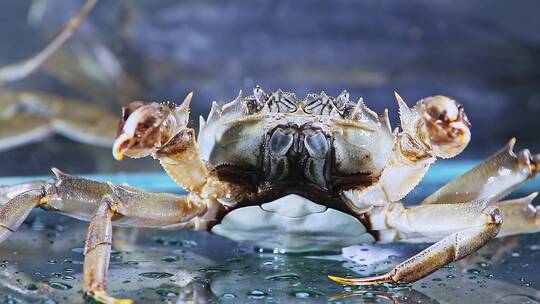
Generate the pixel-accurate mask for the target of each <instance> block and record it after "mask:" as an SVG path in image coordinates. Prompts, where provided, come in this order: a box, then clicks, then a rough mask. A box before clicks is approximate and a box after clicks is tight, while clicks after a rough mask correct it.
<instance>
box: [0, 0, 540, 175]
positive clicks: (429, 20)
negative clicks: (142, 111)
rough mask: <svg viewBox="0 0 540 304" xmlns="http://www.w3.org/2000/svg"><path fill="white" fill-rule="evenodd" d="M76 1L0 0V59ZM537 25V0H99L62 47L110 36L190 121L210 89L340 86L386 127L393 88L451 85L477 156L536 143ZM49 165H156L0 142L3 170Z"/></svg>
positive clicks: (407, 91)
mask: <svg viewBox="0 0 540 304" xmlns="http://www.w3.org/2000/svg"><path fill="white" fill-rule="evenodd" d="M82 3H83V1H80V0H77V1H74V0H62V1H59V0H57V1H43V0H39V1H34V2H32V1H22V0H18V1H4V2H2V3H1V4H0V41H1V43H0V64H7V63H10V62H14V61H17V60H20V59H22V58H24V57H26V56H28V55H31V54H32V53H33V52H35V51H36V50H38V49H39V48H40V47H42V46H43V45H44V44H45V43H46V41H47V40H48V39H49V38H50V37H51V36H52V35H53V34H54V33H55V32H57V31H58V30H59V29H60V28H61V27H62V26H63V25H64V24H65V22H66V20H68V19H69V17H70V16H72V15H73V14H74V13H75V12H76V11H77V10H78V8H79V7H80V6H81V5H82ZM40 5H41V7H42V8H43V9H42V10H40V9H39V8H40ZM31 7H32V8H33V11H34V12H33V13H31V14H34V17H32V18H30V20H31V21H32V22H28V19H29V18H28V15H29V10H30V8H31ZM36 7H37V8H36ZM36 12H37V13H36ZM36 16H37V17H36ZM539 29H540V2H539V1H535V0H530V1H503V0H500V1H484V0H475V1H449V0H444V1H443V0H436V1H428V0H424V1H379V0H369V1H346V0H342V1H323V0H296V1H285V0H280V1H270V0H263V1H251V0H250V1H248V0H244V1H232V0H228V1H195V0H193V1H172V0H159V1H150V0H140V1H111V0H103V1H101V2H99V3H98V5H97V7H96V8H95V10H94V11H93V12H92V13H91V14H90V16H89V18H88V19H87V20H86V22H85V23H84V24H83V26H82V28H81V30H80V31H79V32H78V34H77V37H76V38H75V39H73V40H72V41H70V43H69V44H68V45H67V46H66V49H69V50H71V52H74V53H75V54H77V53H78V52H83V51H84V49H83V48H81V44H80V43H81V42H83V43H87V44H91V43H93V42H96V41H99V43H102V44H103V45H105V46H106V47H108V48H109V49H110V50H111V51H112V53H113V54H114V55H115V56H116V58H117V59H118V60H119V62H120V63H121V64H122V66H123V68H124V70H125V71H126V73H127V74H128V75H130V76H131V77H132V78H133V79H135V80H136V81H137V82H138V83H139V84H140V86H141V88H142V89H141V90H140V91H137V92H133V94H131V95H132V97H133V98H145V99H147V100H159V101H162V100H174V101H179V100H181V99H183V97H184V95H185V94H186V93H187V92H189V91H191V90H194V91H195V94H196V95H195V98H194V102H193V112H194V113H193V116H192V119H193V123H194V125H196V124H197V121H198V119H197V117H198V115H199V114H204V115H206V113H207V111H208V109H209V104H210V102H211V101H212V100H217V101H219V102H221V103H223V102H226V101H229V100H231V99H232V98H234V97H235V96H236V95H237V93H238V90H239V89H244V90H246V91H247V92H251V87H252V86H253V85H255V84H260V85H262V86H263V88H265V89H266V90H267V91H270V90H275V89H278V88H282V89H285V90H290V91H294V92H296V93H297V95H299V96H304V95H305V94H306V93H308V92H312V91H315V92H319V91H321V90H324V91H325V92H327V93H328V94H331V95H337V94H338V93H339V92H340V91H341V90H343V89H347V90H348V91H349V92H350V93H351V96H353V97H354V98H358V97H360V96H362V97H364V100H365V101H366V103H367V104H368V105H369V106H370V107H371V108H372V109H374V110H376V111H377V112H379V113H380V112H381V111H382V110H383V109H384V108H386V107H387V108H389V110H390V116H391V118H392V120H393V122H394V123H393V126H396V125H397V118H398V116H397V106H396V104H395V101H394V100H393V91H394V90H395V91H398V92H399V93H400V94H401V95H402V96H403V97H404V98H405V100H406V101H407V102H408V103H409V105H412V104H413V103H414V102H415V101H416V100H418V99H420V98H422V97H425V96H430V95H434V94H445V95H450V96H453V97H455V98H456V99H457V100H459V101H460V102H462V103H463V104H464V105H465V108H466V111H467V115H468V116H469V119H470V120H471V122H472V124H473V129H472V130H473V140H472V142H471V144H470V146H469V148H468V149H467V150H466V152H464V154H463V155H462V156H460V157H459V158H460V159H476V158H484V157H486V156H488V155H489V154H491V153H492V152H494V151H495V150H496V149H498V148H499V147H501V146H502V145H504V144H505V143H506V142H507V141H508V139H510V138H511V137H512V136H516V137H517V138H518V146H519V147H520V148H523V147H528V148H531V150H533V152H540V137H539V135H538V129H539V127H540V121H539V118H538V117H539V115H540V33H539ZM78 43H79V44H78ZM65 65H69V63H66V64H65ZM10 87H11V88H18V89H41V90H46V91H51V92H56V93H60V94H63V95H68V96H74V97H79V98H83V99H86V100H89V102H93V103H95V104H96V105H100V106H103V107H107V108H109V109H110V110H111V111H114V112H117V113H118V112H119V109H120V107H121V105H122V104H125V103H127V102H129V101H130V100H128V99H127V97H126V98H124V99H122V98H116V99H115V98H111V97H110V96H107V94H109V95H111V94H112V93H111V92H113V91H114V88H111V87H110V86H107V83H104V84H103V89H100V90H94V92H96V94H92V93H89V92H88V90H87V91H86V92H84V90H78V89H77V88H74V87H73V86H70V85H67V84H66V83H64V82H62V81H58V80H57V79H54V77H50V75H47V73H45V72H43V71H42V72H39V73H36V74H35V75H32V76H31V77H29V78H28V79H25V80H24V81H21V82H18V83H16V84H13V85H11V86H10ZM98 87H99V86H98ZM99 94H103V95H104V96H107V97H104V98H100V95H99ZM90 95H91V96H90ZM130 98H131V96H130ZM51 166H58V167H60V168H62V169H64V170H66V171H68V172H71V173H91V172H114V171H118V170H128V171H135V170H158V167H157V166H156V165H155V164H154V163H153V162H152V161H150V160H143V161H128V162H123V163H118V162H113V161H112V160H111V157H110V151H109V150H108V149H105V148H96V147H90V146H85V145H80V144H77V143H73V142H70V141H68V140H65V139H63V138H60V137H54V138H51V139H48V140H46V141H44V142H41V143H37V144H31V145H27V146H24V147H20V148H16V149H13V150H11V151H7V152H1V153H0V175H28V174H47V171H48V168H49V167H51Z"/></svg>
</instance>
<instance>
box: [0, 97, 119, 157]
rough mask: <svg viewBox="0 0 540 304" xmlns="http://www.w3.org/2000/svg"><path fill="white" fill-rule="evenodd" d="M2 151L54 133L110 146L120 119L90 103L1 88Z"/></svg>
mask: <svg viewBox="0 0 540 304" xmlns="http://www.w3.org/2000/svg"><path fill="white" fill-rule="evenodd" d="M0 105H1V106H2V111H0V151H2V150H7V149H10V148H13V147H16V146H19V145H22V144H26V143H30V142H34V141H38V140H41V139H43V138H45V137H47V136H50V135H52V134H54V133H57V134H61V135H63V136H65V137H67V138H69V139H72V140H75V141H78V142H82V143H86V144H92V145H96V146H103V147H111V146H112V144H113V142H114V138H115V135H116V125H117V118H116V117H115V116H114V115H113V114H111V113H109V112H107V111H105V110H103V109H100V108H98V107H95V106H91V105H90V104H88V103H85V102H82V101H78V100H74V99H69V98H64V97H61V96H58V95H54V94H49V93H42V92H14V91H0Z"/></svg>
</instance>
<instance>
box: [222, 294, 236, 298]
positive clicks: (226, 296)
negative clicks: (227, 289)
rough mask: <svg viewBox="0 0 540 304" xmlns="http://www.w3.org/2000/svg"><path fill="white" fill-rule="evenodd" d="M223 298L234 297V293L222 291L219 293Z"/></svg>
mask: <svg viewBox="0 0 540 304" xmlns="http://www.w3.org/2000/svg"><path fill="white" fill-rule="evenodd" d="M221 297H222V298H223V299H234V298H236V295H235V294H234V293H224V294H222V295H221Z"/></svg>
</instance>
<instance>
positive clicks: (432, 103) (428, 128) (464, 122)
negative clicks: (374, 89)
mask: <svg viewBox="0 0 540 304" xmlns="http://www.w3.org/2000/svg"><path fill="white" fill-rule="evenodd" d="M395 95H396V99H397V101H398V105H399V108H400V113H401V125H402V127H403V129H405V130H406V131H407V132H409V133H411V134H416V135H417V137H418V138H419V139H420V140H421V141H422V142H423V143H424V144H425V145H426V146H427V147H429V148H430V149H431V151H432V152H433V153H434V154H435V155H436V156H439V157H442V158H450V157H454V156H456V155H457V154H459V153H461V152H462V151H463V150H464V149H465V147H467V144H468V143H469V141H470V139H471V131H470V127H471V124H470V123H469V120H468V119H467V115H466V114H465V111H464V109H463V106H462V105H461V104H459V103H458V102H456V101H455V100H454V99H452V98H449V97H446V96H442V95H436V96H431V97H427V98H424V99H422V100H420V101H419V102H418V103H417V104H416V106H414V107H413V108H410V109H409V108H408V107H407V105H406V104H405V102H404V101H403V99H402V98H401V96H399V95H398V94H397V93H395ZM414 117H417V118H419V119H418V120H417V119H414Z"/></svg>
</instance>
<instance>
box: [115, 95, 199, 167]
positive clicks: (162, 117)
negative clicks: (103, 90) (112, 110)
mask: <svg viewBox="0 0 540 304" xmlns="http://www.w3.org/2000/svg"><path fill="white" fill-rule="evenodd" d="M192 96H193V93H189V94H188V95H187V96H186V98H185V99H184V102H183V103H182V104H181V105H180V106H176V105H174V104H171V103H157V102H152V103H144V102H142V101H134V102H132V103H130V104H129V105H127V106H125V107H123V108H122V119H121V121H120V124H119V126H118V136H117V137H116V140H115V141H114V145H113V149H112V154H113V157H114V158H115V159H117V160H122V159H123V157H124V155H126V156H129V157H131V158H140V157H145V156H148V155H151V154H152V153H154V152H156V151H158V150H159V149H160V148H161V147H162V146H163V145H164V144H166V143H167V142H168V141H169V140H170V139H171V138H173V137H174V136H175V135H176V134H178V133H179V132H180V131H182V130H183V129H184V128H186V126H187V123H188V120H189V104H190V101H191V98H192Z"/></svg>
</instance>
